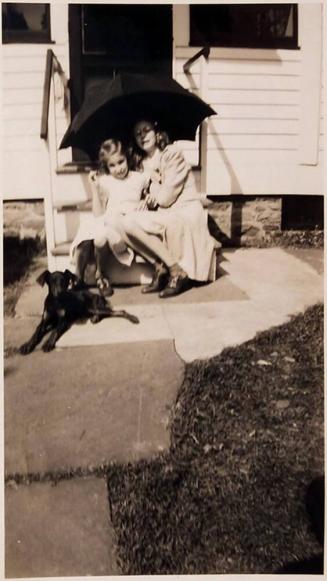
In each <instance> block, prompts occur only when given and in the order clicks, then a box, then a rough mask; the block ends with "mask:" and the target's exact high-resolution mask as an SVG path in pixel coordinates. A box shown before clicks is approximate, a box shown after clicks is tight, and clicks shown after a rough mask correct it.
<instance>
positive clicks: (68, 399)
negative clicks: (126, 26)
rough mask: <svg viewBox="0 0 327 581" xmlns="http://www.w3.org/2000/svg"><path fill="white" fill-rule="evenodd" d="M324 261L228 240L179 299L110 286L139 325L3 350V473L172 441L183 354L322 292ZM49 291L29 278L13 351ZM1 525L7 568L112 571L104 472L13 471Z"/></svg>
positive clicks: (116, 457)
mask: <svg viewBox="0 0 327 581" xmlns="http://www.w3.org/2000/svg"><path fill="white" fill-rule="evenodd" d="M322 264H323V255H322V252H321V251H312V250H310V251H297V252H286V251H284V250H281V249H238V250H234V251H233V250H228V251H224V252H223V253H222V261H221V264H220V272H221V276H220V277H219V279H218V280H217V281H216V282H215V283H213V284H210V285H205V286H201V287H197V288H194V289H192V290H191V291H189V292H187V293H185V294H183V295H181V296H179V297H176V298H174V299H171V300H160V299H159V298H158V297H157V296H156V295H152V296H149V295H147V296H144V295H142V294H141V292H140V289H139V288H121V289H117V290H116V292H115V295H114V296H113V298H112V303H113V305H114V306H117V307H118V306H119V307H120V306H122V305H124V307H125V308H126V310H129V311H130V312H131V313H135V314H137V315H138V316H139V318H140V321H141V322H140V325H137V326H133V325H131V324H130V323H129V322H128V321H124V320H120V319H109V320H104V321H101V323H99V324H98V325H91V324H89V323H86V324H83V325H75V326H74V327H73V328H72V329H71V330H70V331H69V332H68V333H67V334H66V335H64V336H63V337H62V339H61V340H60V343H59V347H58V348H57V349H56V350H55V352H52V353H49V354H44V353H43V352H42V351H41V350H40V349H38V350H37V351H35V352H34V353H33V354H31V355H30V356H28V357H22V356H19V355H13V356H9V357H7V358H6V359H5V390H4V395H5V469H6V474H7V476H8V475H10V474H11V475H14V474H15V473H18V474H27V473H31V474H32V475H33V474H34V475H35V474H43V473H45V472H50V473H53V472H58V471H63V470H70V469H75V470H76V469H77V468H81V467H82V468H91V467H92V466H93V467H94V466H99V465H101V464H102V463H110V462H112V461H119V462H127V461H135V460H138V459H140V458H149V457H152V456H153V455H154V454H156V453H157V452H159V451H161V450H164V449H167V447H168V446H169V431H168V429H167V426H168V420H169V409H170V408H171V405H172V403H173V401H174V399H175V397H176V394H177V391H178V388H179V386H180V385H181V383H182V380H183V374H184V362H188V361H192V360H194V359H197V358H206V357H210V356H212V355H216V354H218V353H219V352H220V351H221V350H222V349H223V348H224V347H226V346H229V345H236V344H239V343H242V342H244V341H246V340H248V339H251V338H252V337H253V336H254V335H255V334H256V333H257V332H259V331H262V330H265V329H267V328H270V327H271V326H273V325H279V324H281V323H283V322H285V321H287V320H288V319H289V317H290V315H292V314H295V313H298V312H300V311H303V310H304V309H305V308H306V307H307V306H309V305H311V304H314V303H316V302H318V301H321V300H322V299H323V274H322V271H323V268H322ZM44 295H45V289H42V288H40V287H38V286H37V285H35V284H31V285H30V286H28V287H27V289H26V292H25V293H24V294H23V296H22V297H21V300H20V301H19V304H18V306H17V314H18V316H17V317H16V318H15V319H8V320H7V321H6V322H5V344H6V348H7V349H8V352H9V353H10V348H11V347H14V346H17V345H19V344H20V343H22V342H23V341H24V340H26V339H27V338H28V336H29V335H30V334H31V332H32V330H33V329H34V327H35V325H36V322H37V316H39V315H38V313H40V311H41V307H42V303H43V298H44ZM73 347H74V348H73ZM6 533H7V535H6V576H7V577H21V576H25V577H27V576H49V575H51V576H54V575H63V576H67V575H86V574H90V575H110V574H116V573H117V572H119V569H118V566H117V562H116V558H115V555H114V550H113V540H112V539H113V531H112V529H111V525H110V515H109V508H108V502H107V490H106V486H105V482H104V481H103V480H101V479H97V478H95V477H89V478H80V479H79V478H74V479H72V480H69V481H66V482H60V483H59V484H58V485H57V486H56V487H53V486H51V485H50V484H49V483H43V484H38V483H31V484H30V485H29V486H27V485H19V486H17V485H16V483H15V481H14V479H13V478H12V479H11V481H9V483H8V484H7V486H6ZM89 543H91V546H92V551H90V550H88V549H87V547H89V546H90V545H89ZM67 547H68V549H67Z"/></svg>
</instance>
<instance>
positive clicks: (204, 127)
mask: <svg viewBox="0 0 327 581" xmlns="http://www.w3.org/2000/svg"><path fill="white" fill-rule="evenodd" d="M200 59H201V60H200V97H201V99H203V101H205V102H206V103H207V102H208V88H209V87H208V60H207V59H206V57H205V56H204V55H202V56H201V57H200ZM200 132H201V133H200V136H201V137H200V164H201V178H200V185H201V192H202V193H206V192H207V176H208V121H207V120H206V119H205V120H204V121H202V124H201V128H200Z"/></svg>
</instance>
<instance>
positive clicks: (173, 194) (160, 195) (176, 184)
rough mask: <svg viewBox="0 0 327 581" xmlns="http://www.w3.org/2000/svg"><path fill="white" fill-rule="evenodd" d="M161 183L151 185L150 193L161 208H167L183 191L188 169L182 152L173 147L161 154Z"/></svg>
mask: <svg viewBox="0 0 327 581" xmlns="http://www.w3.org/2000/svg"><path fill="white" fill-rule="evenodd" d="M162 164H163V173H164V175H163V182H162V183H161V184H158V183H154V182H153V183H152V184H151V187H150V193H151V195H152V196H154V197H155V198H156V200H157V202H158V204H159V206H161V207H163V208H168V207H169V206H171V205H172V204H173V203H174V202H176V200H177V198H178V196H179V195H180V193H181V192H182V190H183V187H184V184H185V180H186V178H187V176H188V174H189V171H190V168H189V166H188V164H187V163H186V161H185V158H184V156H183V154H182V152H180V151H178V150H177V149H175V148H174V147H167V149H166V150H165V151H164V152H163V154H162Z"/></svg>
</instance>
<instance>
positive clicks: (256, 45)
mask: <svg viewBox="0 0 327 581" xmlns="http://www.w3.org/2000/svg"><path fill="white" fill-rule="evenodd" d="M289 4H290V5H292V7H293V29H294V33H293V36H292V37H290V38H283V39H276V40H275V41H274V40H272V39H267V40H263V41H261V42H260V41H258V40H254V41H253V42H251V41H249V40H248V39H244V40H242V39H236V40H235V39H233V40H230V41H228V40H226V39H225V40H216V41H214V42H210V41H208V42H202V43H201V42H199V41H198V40H197V39H194V38H192V32H193V31H192V9H193V8H194V7H196V6H199V4H190V6H189V43H188V45H189V46H190V47H201V46H203V45H209V46H210V47H212V48H231V49H233V48H238V49H240V48H244V49H248V48H250V49H264V50H265V49H267V50H299V49H300V46H299V17H298V3H292V2H290V3H289ZM261 5H262V4H261ZM282 5H283V4H282ZM202 6H204V4H202ZM206 6H208V7H209V6H216V4H207V5H206ZM228 6H233V4H228ZM235 6H237V4H235ZM252 6H253V4H252ZM276 6H278V4H277V5H276ZM267 7H269V4H267Z"/></svg>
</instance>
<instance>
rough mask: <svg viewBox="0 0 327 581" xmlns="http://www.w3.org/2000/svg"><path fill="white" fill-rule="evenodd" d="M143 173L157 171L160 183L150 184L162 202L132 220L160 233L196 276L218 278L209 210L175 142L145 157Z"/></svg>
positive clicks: (194, 277) (210, 278) (209, 278)
mask: <svg viewBox="0 0 327 581" xmlns="http://www.w3.org/2000/svg"><path fill="white" fill-rule="evenodd" d="M143 167H144V174H145V175H148V176H150V174H151V173H153V171H155V172H156V173H157V174H158V177H159V180H160V184H156V183H154V184H153V185H151V186H150V192H152V193H153V194H154V195H155V197H156V199H157V200H158V203H159V206H160V207H159V209H158V210H157V211H155V212H137V213H136V214H135V215H133V220H137V223H138V224H139V225H140V226H141V227H142V228H143V229H144V230H145V231H146V232H148V233H150V234H157V235H158V236H160V238H161V239H162V240H163V241H164V243H165V244H166V246H167V248H168V250H169V252H170V254H171V255H172V258H173V259H174V260H175V261H176V262H177V263H178V264H179V265H180V266H181V267H182V268H183V269H184V270H185V271H186V272H187V274H188V276H189V277H190V278H191V279H193V280H198V281H208V280H214V279H215V271H216V269H215V251H214V248H215V245H214V240H213V238H212V237H211V235H210V233H209V230H208V213H207V211H206V210H205V209H204V208H203V206H202V203H201V196H200V194H199V193H198V192H197V190H196V184H195V179H194V176H193V174H192V172H191V168H190V166H189V164H188V163H187V162H186V160H185V158H184V156H183V154H182V152H181V151H180V150H179V149H178V147H177V146H176V145H175V144H171V145H168V146H167V147H166V148H165V149H164V151H162V152H160V151H159V150H157V152H156V153H155V155H154V156H153V157H152V158H146V159H144V160H143Z"/></svg>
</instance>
